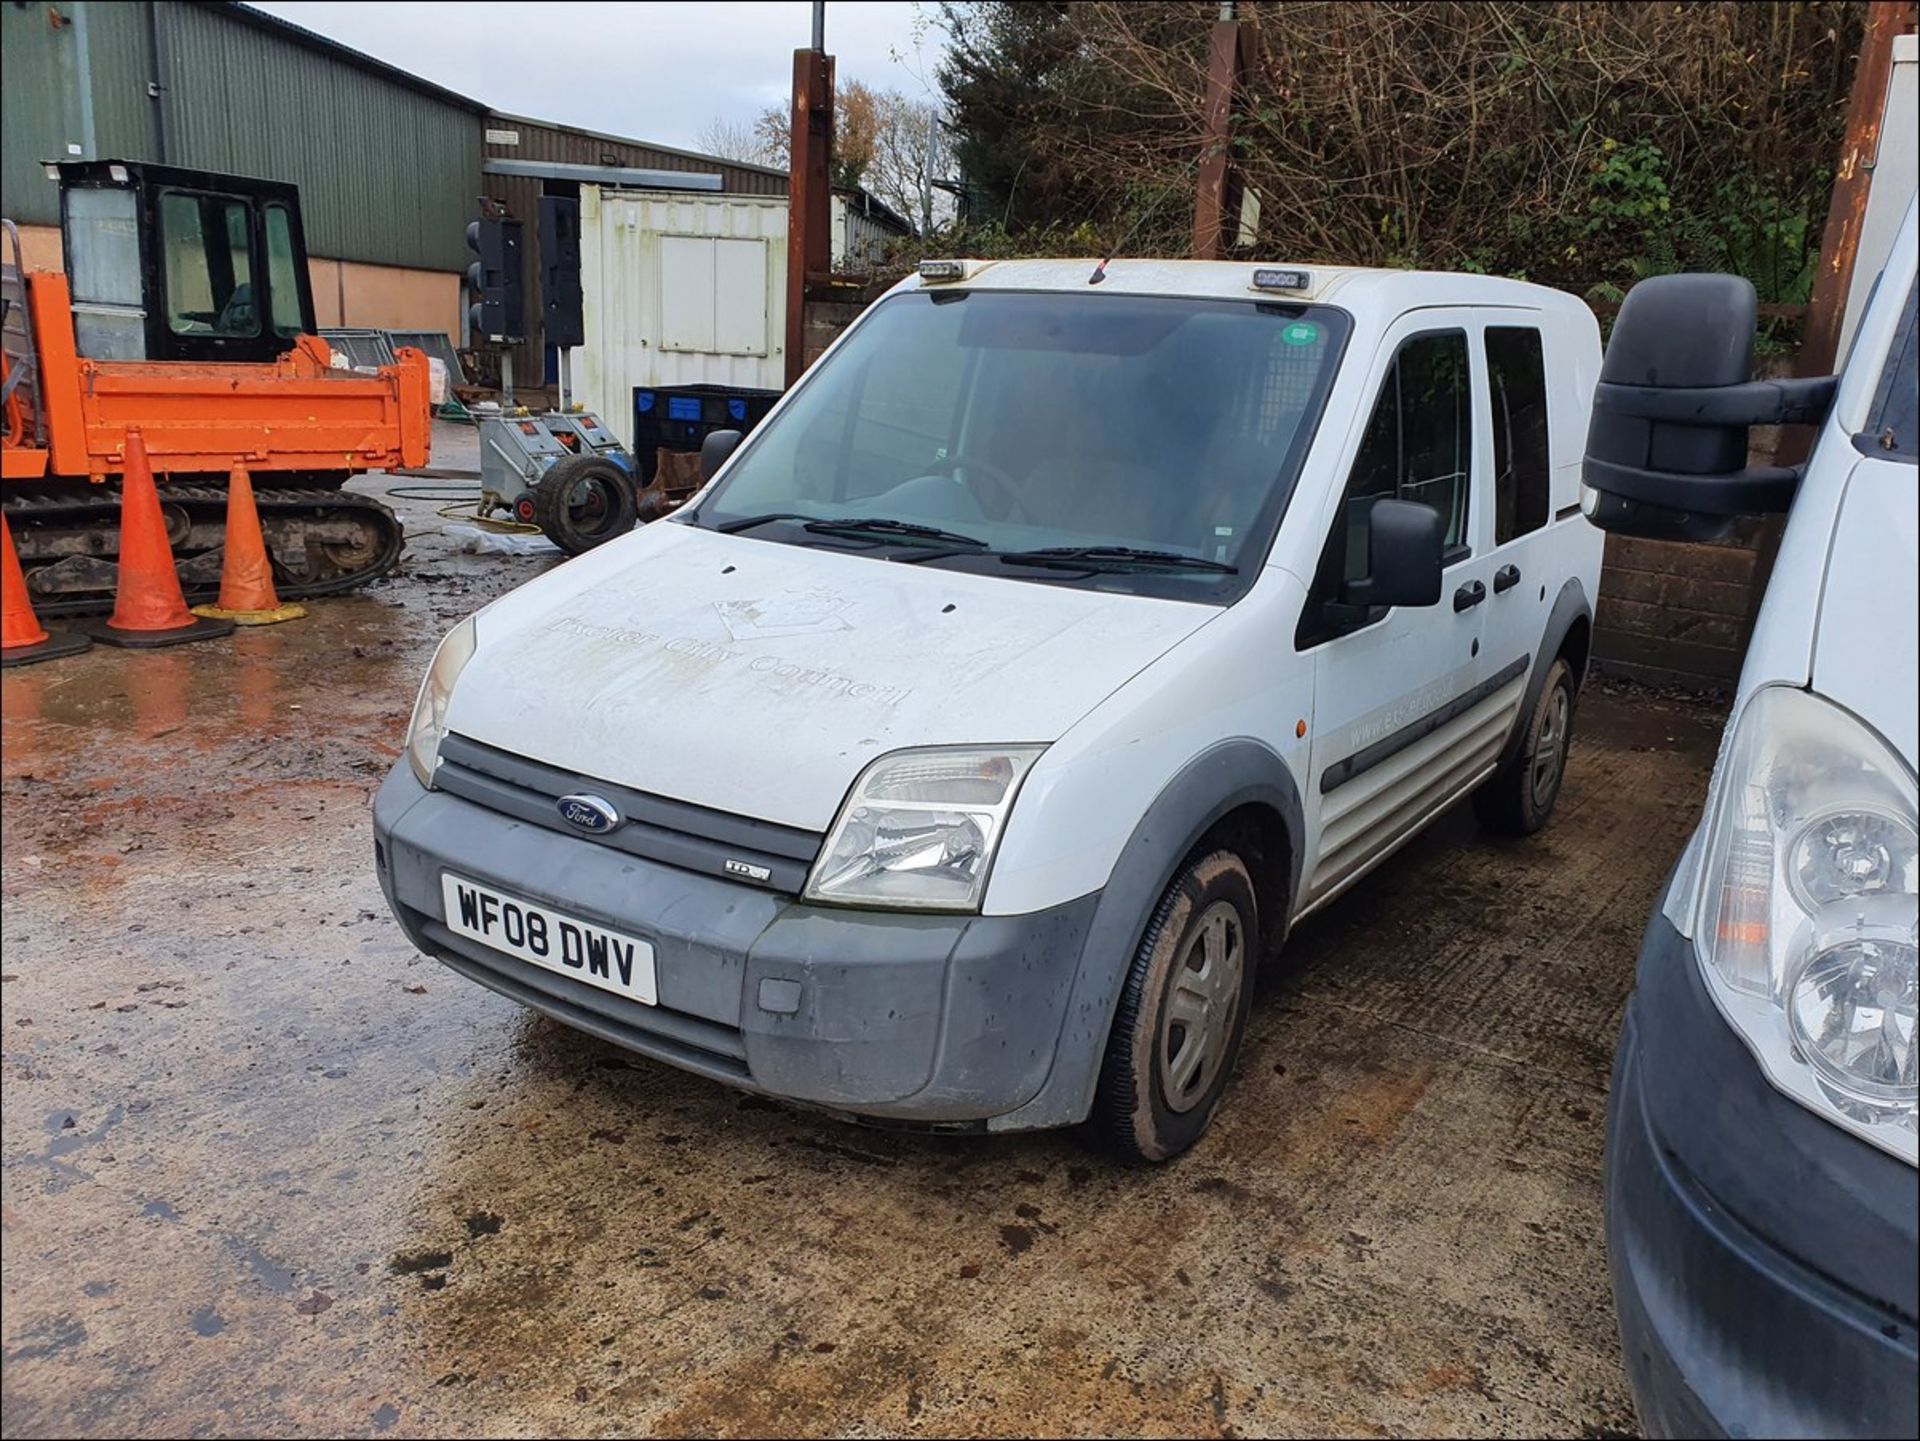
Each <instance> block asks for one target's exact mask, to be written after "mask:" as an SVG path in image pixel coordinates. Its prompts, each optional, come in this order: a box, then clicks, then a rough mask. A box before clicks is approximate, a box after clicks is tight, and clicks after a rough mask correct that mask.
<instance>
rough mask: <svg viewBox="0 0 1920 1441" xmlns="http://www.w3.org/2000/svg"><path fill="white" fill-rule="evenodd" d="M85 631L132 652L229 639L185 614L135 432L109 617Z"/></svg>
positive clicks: (123, 485)
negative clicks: (117, 575)
mask: <svg viewBox="0 0 1920 1441" xmlns="http://www.w3.org/2000/svg"><path fill="white" fill-rule="evenodd" d="M86 629H87V631H88V633H89V634H91V635H92V636H93V638H94V639H95V640H103V641H105V642H106V643H107V644H108V645H120V646H126V647H128V648H129V649H133V650H141V649H145V648H147V647H151V646H157V645H178V644H179V643H180V642H181V641H187V640H212V639H213V638H214V637H215V636H220V635H231V634H233V624H232V622H231V621H224V620H196V619H195V618H194V615H193V612H192V611H190V610H188V609H187V598H186V596H184V595H182V594H181V592H180V575H179V572H177V571H176V570H174V568H173V547H172V546H170V545H168V544H167V523H166V521H165V520H164V519H162V518H161V515H160V492H159V491H157V490H155V489H154V485H153V468H152V467H151V466H150V465H148V464H147V443H146V441H145V440H143V439H142V438H141V435H140V431H139V428H138V427H136V426H128V427H127V465H126V474H125V476H123V477H122V479H121V482H120V585H119V588H118V590H117V591H116V592H115V594H114V598H113V615H112V617H111V618H110V619H107V620H104V621H98V620H96V621H90V622H89V623H88V624H87V627H86Z"/></svg>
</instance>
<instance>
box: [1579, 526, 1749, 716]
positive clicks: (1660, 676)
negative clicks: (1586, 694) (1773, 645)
mask: <svg viewBox="0 0 1920 1441" xmlns="http://www.w3.org/2000/svg"><path fill="white" fill-rule="evenodd" d="M1760 529H1761V527H1760V524H1759V522H1757V521H1743V522H1741V524H1740V525H1739V527H1738V528H1737V529H1736V530H1735V532H1734V534H1733V535H1731V536H1730V537H1728V538H1727V539H1726V540H1724V541H1718V542H1715V543H1712V544H1708V545H1683V544H1680V543H1678V542H1675V541H1665V540H1641V539H1638V538H1636V537H1634V536H1626V535H1610V536H1608V537H1607V553H1606V561H1605V564H1604V565H1603V567H1602V569H1601V572H1600V604H1599V605H1598V607H1596V609H1595V613H1594V621H1593V658H1594V661H1595V663H1596V664H1598V665H1599V666H1600V668H1601V669H1602V670H1605V671H1610V672H1612V673H1613V674H1615V675H1625V676H1630V677H1632V678H1633V679H1635V680H1645V681H1652V682H1655V683H1657V684H1680V685H1689V686H1700V687H1721V686H1731V685H1732V684H1733V682H1734V681H1736V680H1737V679H1739V676H1740V663H1741V661H1742V660H1743V659H1744V658H1745V656H1746V649H1747V610H1748V606H1749V596H1750V594H1751V592H1752V586H1753V575H1754V569H1755V567H1756V565H1757V563H1758V559H1759V556H1758V552H1757V551H1756V550H1755V543H1756V541H1757V539H1758V535H1759V532H1760Z"/></svg>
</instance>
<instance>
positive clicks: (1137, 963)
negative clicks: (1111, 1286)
mask: <svg viewBox="0 0 1920 1441" xmlns="http://www.w3.org/2000/svg"><path fill="white" fill-rule="evenodd" d="M1259 935H1260V928H1259V916H1258V913H1257V910H1256V907H1255V901H1254V890H1253V880H1252V878H1251V877H1250V876H1249V875H1248V873H1247V867H1246V863H1245V862H1244V861H1242V860H1241V859H1240V857H1239V856H1238V855H1236V854H1234V853H1233V852H1232V851H1227V850H1219V851H1213V852H1210V853H1208V854H1206V855H1203V856H1201V857H1200V858H1199V859H1198V860H1195V861H1193V862H1191V863H1189V864H1188V865H1187V866H1185V867H1184V868H1183V869H1182V870H1181V871H1180V873H1179V874H1178V875H1177V876H1175V877H1174V878H1173V881H1172V883H1171V884H1170V885H1168V887H1167V889H1166V892H1165V893H1164V894H1163V895H1162V896H1161V897H1160V903H1159V904H1158V905H1157V906H1155V907H1154V910H1153V915H1152V917H1151V918H1150V919H1149V920H1148V922H1147V929H1146V934H1145V935H1143V936H1141V938H1140V945H1139V948H1138V949H1137V950H1136V951H1135V952H1134V956H1133V963H1132V965H1131V966H1130V967H1129V968H1128V970H1127V977H1126V981H1125V983H1124V985H1123V986H1122V988H1121V992H1120V1005H1119V1007H1118V1009H1117V1011H1116V1013H1115V1015H1114V1019H1113V1031H1112V1034H1111V1035H1109V1036H1108V1038H1107V1052H1106V1056H1105V1059H1104V1061H1103V1063H1102V1065H1101V1068H1100V1084H1099V1088H1098V1090H1097V1091H1096V1093H1095V1096H1094V1103H1093V1116H1092V1128H1093V1131H1094V1134H1095V1137H1096V1139H1097V1140H1098V1141H1099V1143H1100V1144H1101V1145H1102V1146H1103V1147H1104V1148H1105V1149H1106V1150H1108V1151H1110V1152H1111V1153H1113V1154H1114V1155H1115V1156H1117V1157H1119V1158H1120V1159H1122V1160H1125V1161H1131V1162H1136V1163H1137V1162H1144V1161H1165V1160H1169V1159H1171V1158H1172V1157H1174V1156H1177V1155H1179V1154H1180V1153H1181V1152H1182V1151H1184V1150H1186V1149H1187V1148H1188V1147H1189V1146H1191V1145H1193V1143H1194V1142H1195V1141H1198V1140H1199V1139H1200V1137H1201V1136H1202V1135H1203V1134H1204V1133H1205V1132H1206V1129H1207V1126H1208V1123H1209V1122H1211V1121H1212V1120H1213V1112H1214V1108H1215V1107H1216V1106H1217V1105H1218V1104H1219V1102H1220V1096H1221V1093H1222V1092H1224V1091H1225V1090H1226V1088H1227V1083H1228V1081H1229V1080H1231V1079H1232V1076H1233V1066H1234V1060H1235V1058H1236V1057H1237V1056H1238V1054H1239V1051H1240V1038H1241V1036H1242V1035H1243V1034H1244V1033H1245V1031H1246V1028H1247V1013H1248V1011H1249V1010H1250V1009H1251V1007H1252V1003H1253V970H1254V962H1255V958H1256V957H1257V956H1258V955H1259V954H1260V951H1259Z"/></svg>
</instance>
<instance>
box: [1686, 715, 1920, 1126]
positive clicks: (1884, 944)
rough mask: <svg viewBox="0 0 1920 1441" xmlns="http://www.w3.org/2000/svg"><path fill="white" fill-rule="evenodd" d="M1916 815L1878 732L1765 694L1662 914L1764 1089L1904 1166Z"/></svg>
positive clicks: (1918, 951)
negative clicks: (1685, 921) (1678, 932)
mask: <svg viewBox="0 0 1920 1441" xmlns="http://www.w3.org/2000/svg"><path fill="white" fill-rule="evenodd" d="M1915 809H1916V808H1915V785H1914V774H1913V771H1912V770H1911V768H1909V767H1908V766H1907V764H1906V763H1905V762H1904V761H1903V760H1902V759H1901V758H1900V757H1899V756H1898V755H1897V754H1896V753H1895V752H1894V751H1893V750H1892V748H1891V747H1889V746H1888V745H1887V743H1886V742H1885V741H1883V740H1881V739H1880V737H1879V736H1878V735H1877V734H1876V733H1875V732H1874V731H1873V730H1871V729H1870V728H1869V727H1868V726H1866V725H1865V724H1864V723H1862V722H1861V721H1860V720H1858V719H1857V718H1856V717H1854V716H1853V715H1851V714H1849V713H1848V712H1847V711H1844V710H1842V709H1841V708H1840V707H1838V706H1836V705H1834V704H1833V703H1832V702H1831V701H1828V700H1824V699H1822V698H1821V697H1819V696H1817V695H1813V694H1811V693H1809V692H1807V691H1802V690H1793V689H1789V688H1787V687H1784V686H1768V687H1765V688H1763V689H1761V690H1759V691H1756V692H1755V693H1754V696H1753V698H1752V700H1750V701H1749V702H1748V703H1747V707H1746V709H1745V710H1744V711H1743V712H1742V713H1741V715H1740V720H1739V723H1738V725H1737V726H1736V728H1735V731H1734V734H1733V736H1732V737H1731V739H1730V741H1729V743H1728V745H1727V747H1726V749H1725V751H1724V753H1723V754H1722V756H1721V759H1720V765H1719V769H1718V772H1717V774H1716V775H1715V778H1714V787H1713V798H1712V800H1711V802H1710V804H1709V809H1708V814H1707V818H1706V822H1705V824H1704V826H1703V827H1702V831H1701V834H1700V835H1699V836H1698V837H1697V838H1696V840H1695V850H1694V853H1693V855H1692V857H1691V858H1692V859H1693V860H1694V861H1695V862H1697V864H1695V865H1694V867H1693V868H1692V870H1691V873H1690V874H1689V870H1688V867H1687V866H1686V865H1685V864H1683V866H1682V869H1681V879H1677V880H1676V882H1675V885H1676V895H1675V896H1674V898H1673V901H1672V902H1671V903H1670V905H1669V913H1670V914H1671V913H1673V912H1676V911H1682V913H1683V914H1686V915H1687V916H1688V917H1689V919H1690V922H1691V924H1690V929H1691V931H1692V934H1693V938H1694V945H1695V948H1696V950H1697V951H1698V953H1699V956H1700V960H1701V964H1702V967H1703V969H1704V970H1705V973H1706V978H1707V983H1708V989H1709V990H1710V991H1711V992H1712V993H1713V997H1714V999H1715V1001H1716V1002H1717V1003H1718V1004H1719V1006H1720V1009H1721V1011H1722V1013H1723V1014H1724V1015H1725V1016H1726V1018H1727V1020H1728V1021H1729V1022H1730V1023H1731V1024H1732V1025H1733V1027H1734V1028H1735V1029H1736V1030H1737V1031H1738V1032H1739V1033H1740V1034H1741V1036H1743V1037H1744V1038H1745V1040H1746V1042H1747V1044H1748V1046H1749V1047H1750V1048H1751V1049H1752V1051H1753V1052H1754V1055H1755V1056H1756V1057H1757V1058H1758V1060H1759V1062H1760V1064H1761V1066H1762V1068H1763V1069H1764V1070H1765V1071H1766V1073H1767V1076H1768V1078H1769V1079H1770V1080H1771V1081H1772V1082H1773V1084H1774V1085H1776V1086H1777V1087H1779V1088H1780V1089H1781V1090H1783V1091H1785V1092H1787V1093H1788V1094H1789V1095H1791V1096H1793V1097H1794V1098H1795V1099H1797V1100H1799V1101H1801V1102H1802V1103H1803V1104H1805V1105H1808V1106H1810V1107H1812V1108H1813V1109H1814V1110H1816V1111H1819V1112H1821V1113H1822V1114H1824V1115H1825V1116H1827V1117H1828V1118H1829V1119H1830V1120H1833V1121H1835V1122H1837V1123H1838V1124H1840V1125H1842V1126H1845V1127H1846V1128H1847V1129H1849V1130H1851V1131H1854V1132H1855V1133H1857V1134H1859V1135H1861V1136H1863V1137H1865V1138H1866V1139H1867V1140H1869V1141H1872V1142H1873V1143H1874V1144H1876V1145H1878V1146H1881V1147H1883V1148H1884V1149H1886V1150H1889V1151H1892V1152H1893V1153H1894V1154H1895V1155H1898V1156H1901V1157H1903V1158H1904V1159H1905V1160H1907V1161H1908V1162H1909V1163H1912V1162H1913V1161H1914V1160H1915V1157H1916V1129H1915V1124H1916V1122H1915V1109H1916V1099H1917V1098H1920V1084H1917V1083H1920V1072H1917V1071H1916V1062H1917V1060H1920V1048H1917V1047H1916V1038H1915V1031H1916V1028H1917V1027H1920V946H1917V945H1916V942H1917V941H1920V825H1917V824H1916V815H1915ZM1681 891H1684V892H1685V894H1681V893H1679V892H1681ZM1683 908H1684V910H1683ZM1682 928H1683V929H1688V928H1689V927H1686V926H1683V927H1682Z"/></svg>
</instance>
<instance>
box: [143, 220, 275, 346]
mask: <svg viewBox="0 0 1920 1441" xmlns="http://www.w3.org/2000/svg"><path fill="white" fill-rule="evenodd" d="M252 231H253V210H252V207H251V206H249V205H248V204H247V202H246V201H244V200H240V199H237V198H235V197H233V196H226V195H191V194H187V193H185V192H183V191H178V190H170V191H168V192H166V193H165V194H164V195H162V196H161V197H160V254H161V263H162V265H163V267H164V268H165V272H166V282H167V324H168V325H169V327H171V329H172V330H173V333H174V334H175V335H228V336H252V335H258V334H259V333H260V317H259V314H258V313H257V312H256V310H255V308H254V303H253V294H254V287H253V235H252Z"/></svg>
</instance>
